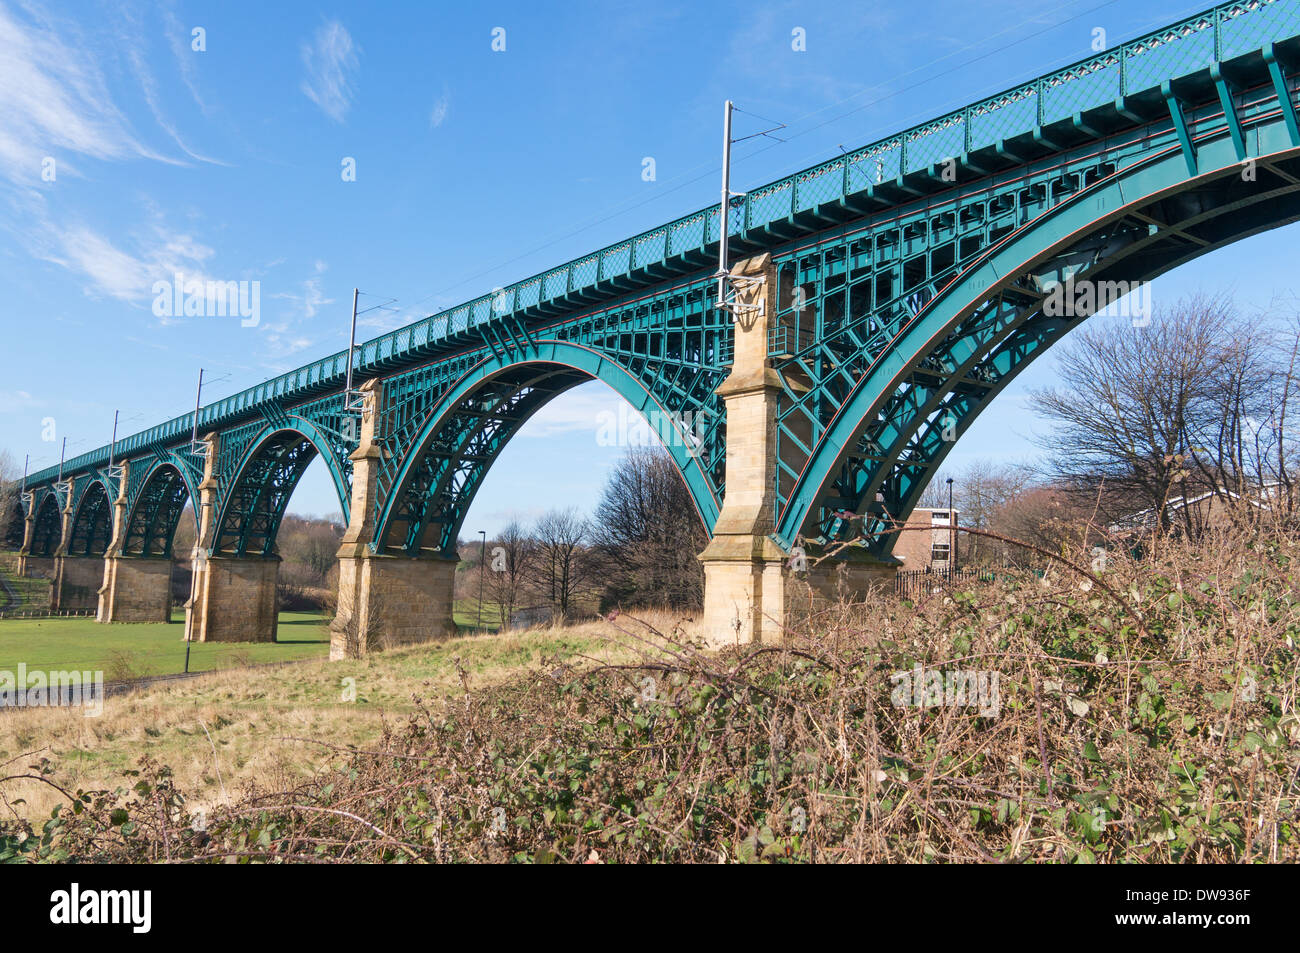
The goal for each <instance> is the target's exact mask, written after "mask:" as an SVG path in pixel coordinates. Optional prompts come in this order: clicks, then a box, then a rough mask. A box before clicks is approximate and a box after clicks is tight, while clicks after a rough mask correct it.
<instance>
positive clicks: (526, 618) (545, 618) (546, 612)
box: [509, 606, 555, 629]
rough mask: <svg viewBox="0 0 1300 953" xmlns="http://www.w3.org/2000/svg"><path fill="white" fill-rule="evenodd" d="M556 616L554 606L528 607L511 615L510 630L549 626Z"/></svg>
mask: <svg viewBox="0 0 1300 953" xmlns="http://www.w3.org/2000/svg"><path fill="white" fill-rule="evenodd" d="M554 615H555V610H554V608H553V607H552V606H528V607H526V608H523V609H516V610H515V611H514V612H512V613H510V625H509V628H510V629H532V628H535V627H536V626H539V625H549V624H550V622H551V619H552V618H553V617H554Z"/></svg>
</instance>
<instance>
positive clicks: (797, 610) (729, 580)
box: [699, 254, 896, 647]
mask: <svg viewBox="0 0 1300 953" xmlns="http://www.w3.org/2000/svg"><path fill="white" fill-rule="evenodd" d="M731 273H732V275H733V278H734V279H736V281H737V290H736V300H737V303H738V305H739V307H737V309H736V311H735V350H734V358H733V361H732V367H731V373H730V374H729V375H728V377H727V379H726V380H725V381H723V382H722V385H721V386H720V387H719V388H718V395H719V396H720V397H722V398H723V400H724V401H725V402H726V405H727V474H726V486H727V493H726V497H725V499H724V500H723V505H722V511H721V513H719V514H718V522H717V525H716V526H715V527H714V534H713V539H712V540H711V541H710V542H709V545H708V546H707V547H705V549H704V552H702V553H700V557H699V558H700V561H701V562H702V563H703V564H704V614H703V620H702V621H703V627H704V634H705V638H706V640H707V641H708V642H709V643H710V644H711V645H714V646H717V647H723V646H727V645H736V644H745V643H749V642H780V641H783V640H785V639H787V638H788V637H789V636H790V635H791V634H794V633H796V632H798V631H800V630H801V629H802V623H803V622H805V621H806V619H807V616H808V614H809V612H815V611H817V610H818V609H820V608H823V607H825V606H826V605H827V604H829V603H830V602H831V601H835V600H837V599H839V598H840V597H846V598H849V599H852V598H854V597H858V598H860V597H861V596H862V595H863V594H864V593H865V591H866V589H867V588H868V587H869V586H871V585H872V584H880V583H882V582H887V581H888V580H892V578H893V575H894V572H895V564H896V561H894V562H884V561H881V560H878V559H875V558H874V557H871V556H869V555H868V554H866V553H857V552H855V553H854V554H853V555H851V556H849V557H847V558H835V559H827V560H825V561H824V562H821V563H818V562H817V561H816V556H817V554H814V553H812V552H809V553H807V554H806V555H805V556H804V558H803V559H798V558H794V559H792V557H791V554H790V553H786V552H785V551H783V550H782V548H781V547H780V546H778V545H777V544H776V542H775V541H773V539H772V538H771V536H770V534H771V533H772V531H773V530H774V529H775V513H774V506H775V480H776V471H777V467H776V426H777V425H776V408H777V398H778V396H779V395H780V394H781V393H782V390H783V388H782V385H781V381H780V378H779V377H778V376H777V374H776V371H775V370H773V369H772V367H771V366H770V365H769V361H768V334H769V330H770V328H771V327H772V326H773V325H774V324H775V322H776V317H775V315H776V308H775V303H776V302H775V301H774V300H773V299H774V296H775V294H776V289H777V285H776V270H775V269H774V268H773V266H772V260H771V257H770V256H769V255H767V254H763V255H759V256H757V257H755V258H751V259H749V260H748V261H744V262H741V263H739V264H737V265H736V266H735V267H734V268H733V269H732V272H731Z"/></svg>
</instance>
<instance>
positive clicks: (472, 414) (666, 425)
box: [376, 360, 721, 556]
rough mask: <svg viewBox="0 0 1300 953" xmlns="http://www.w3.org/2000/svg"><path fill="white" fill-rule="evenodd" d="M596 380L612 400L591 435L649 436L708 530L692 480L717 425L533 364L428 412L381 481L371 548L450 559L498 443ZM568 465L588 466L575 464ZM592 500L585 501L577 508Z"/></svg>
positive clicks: (586, 373) (623, 384)
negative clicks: (387, 488) (410, 445)
mask: <svg viewBox="0 0 1300 953" xmlns="http://www.w3.org/2000/svg"><path fill="white" fill-rule="evenodd" d="M623 376H624V377H626V375H623ZM597 382H598V383H600V384H602V385H604V386H603V388H602V390H603V391H604V392H605V393H606V394H609V395H610V396H611V397H612V398H621V402H620V401H619V400H617V399H614V400H610V401H609V402H608V407H609V408H611V413H610V419H608V420H595V419H593V421H592V427H591V429H592V430H596V429H598V428H600V427H604V428H605V429H606V430H607V431H608V432H609V438H610V442H611V443H619V442H621V441H624V440H625V439H626V431H627V430H628V429H630V428H637V429H639V430H643V431H644V432H646V433H649V434H653V439H654V440H656V441H657V443H658V445H659V446H662V447H664V448H665V449H666V450H667V451H668V452H669V454H670V455H671V456H672V457H673V459H674V462H675V464H676V465H677V469H678V473H679V475H680V476H681V477H682V479H683V482H685V483H686V485H687V487H688V490H690V491H691V496H692V499H693V500H694V502H695V504H696V513H697V515H698V516H699V518H700V519H701V521H702V522H703V523H704V525H705V526H706V527H707V526H708V525H710V523H709V521H708V520H707V519H706V518H705V515H704V514H705V511H706V508H707V507H709V506H716V505H717V504H716V501H715V500H713V499H712V498H711V497H706V502H705V505H704V506H701V504H700V497H701V496H702V495H705V494H707V493H708V491H707V490H703V489H702V484H703V481H702V480H700V479H698V474H699V472H700V470H701V468H702V458H703V454H702V452H701V448H702V447H703V446H704V444H705V443H706V441H707V438H708V436H711V434H705V433H704V431H705V429H707V427H708V426H709V425H710V423H711V424H713V425H715V426H720V425H721V422H719V421H713V422H706V421H705V420H704V419H703V418H702V417H701V418H700V419H699V420H698V421H696V420H695V419H693V417H692V415H691V414H675V413H673V412H671V411H668V410H667V409H665V408H664V407H662V406H661V405H660V404H659V403H658V402H657V401H655V400H654V399H653V398H651V397H650V395H648V394H646V393H645V392H644V390H641V389H640V388H639V386H637V385H635V384H632V383H629V382H630V378H628V379H627V380H623V379H620V378H611V377H610V376H608V375H602V374H600V373H599V372H597V373H593V372H592V371H591V370H588V369H587V368H584V367H582V366H575V365H574V364H572V363H562V362H557V361H540V360H535V361H525V362H521V363H517V364H512V365H508V366H506V367H504V368H496V369H494V370H493V371H491V372H490V373H487V374H484V375H481V376H480V377H479V378H478V379H477V380H475V381H473V382H471V383H468V384H466V385H464V386H462V387H461V388H459V389H456V390H453V392H452V393H451V394H450V395H449V396H448V397H447V398H446V399H444V400H443V401H441V402H440V404H439V407H438V408H437V409H435V411H433V412H432V413H431V414H430V417H429V419H428V421H427V422H426V423H425V425H424V428H423V431H422V435H421V437H420V439H419V440H418V441H417V442H416V443H415V445H414V449H413V451H412V452H411V453H410V454H409V455H408V457H407V458H406V459H405V460H404V461H403V464H402V466H401V468H400V469H398V470H395V471H394V472H393V474H392V476H391V477H390V479H391V481H392V482H391V484H390V485H392V486H395V492H393V493H391V494H389V500H390V504H389V508H388V510H387V512H386V513H384V514H381V517H380V520H379V524H378V529H377V533H376V539H377V540H378V546H377V550H378V551H380V552H391V553H404V554H406V555H411V556H414V555H421V554H424V555H434V554H438V555H442V556H450V555H451V554H453V553H454V552H455V551H456V544H457V540H458V538H459V535H460V533H461V531H462V528H463V526H464V523H465V519H466V517H467V515H468V513H469V510H470V507H471V505H472V504H473V501H474V499H475V497H476V495H477V493H478V491H479V490H480V489H481V487H482V486H483V483H484V481H485V479H487V476H488V473H489V471H490V470H491V468H492V466H493V464H495V463H496V462H497V460H498V459H500V457H501V455H502V454H503V452H505V451H506V448H507V446H508V445H513V444H512V441H513V440H514V439H515V438H516V437H517V436H519V435H520V433H521V431H523V430H525V428H526V427H527V425H528V422H529V421H530V420H532V419H533V418H534V416H535V415H537V414H538V413H539V412H540V411H542V410H543V408H545V407H547V406H548V405H550V404H551V402H552V401H554V400H556V399H557V398H559V397H561V395H568V394H572V393H574V392H575V390H576V389H577V388H581V387H583V386H584V385H590V384H594V383H597ZM638 405H639V406H638ZM620 431H622V432H620ZM570 463H571V465H572V466H573V467H582V466H584V465H588V463H587V461H584V460H582V459H574V460H572V461H571V462H570ZM693 473H694V475H696V476H697V479H696V480H695V481H694V482H695V485H694V486H692V480H691V476H692V475H693ZM382 479H383V476H382V475H381V480H382ZM597 492H599V491H597ZM594 502H595V500H594V499H592V500H590V501H587V506H586V507H584V508H587V509H589V508H590V506H591V504H594Z"/></svg>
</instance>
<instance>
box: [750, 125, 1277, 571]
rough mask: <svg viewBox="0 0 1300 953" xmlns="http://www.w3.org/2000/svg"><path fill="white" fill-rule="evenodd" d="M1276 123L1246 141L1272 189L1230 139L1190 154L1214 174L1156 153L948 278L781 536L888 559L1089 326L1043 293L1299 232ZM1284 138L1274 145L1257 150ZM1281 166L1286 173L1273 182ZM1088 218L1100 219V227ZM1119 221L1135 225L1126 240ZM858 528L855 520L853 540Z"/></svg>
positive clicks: (818, 461)
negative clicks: (988, 410)
mask: <svg viewBox="0 0 1300 953" xmlns="http://www.w3.org/2000/svg"><path fill="white" fill-rule="evenodd" d="M1275 117H1276V119H1275V121H1274V122H1273V123H1272V125H1271V126H1263V127H1260V128H1258V129H1256V130H1254V133H1255V141H1256V142H1258V143H1259V146H1260V153H1259V154H1258V155H1257V156H1256V160H1257V161H1258V162H1259V163H1260V164H1261V168H1262V169H1266V170H1269V171H1268V173H1266V174H1267V176H1268V182H1269V184H1271V185H1272V186H1273V187H1271V188H1264V187H1262V185H1260V183H1259V182H1258V181H1257V182H1256V183H1255V185H1256V187H1254V188H1251V187H1248V186H1247V184H1246V183H1245V182H1244V180H1243V179H1242V177H1241V176H1240V175H1239V171H1240V165H1239V162H1240V160H1239V159H1238V158H1237V156H1236V155H1233V154H1232V153H1231V152H1230V151H1229V149H1230V145H1231V144H1230V143H1229V141H1228V140H1227V139H1226V138H1219V139H1217V141H1203V142H1200V143H1197V144H1198V145H1199V147H1200V154H1199V157H1198V158H1199V160H1200V166H1201V167H1202V168H1207V167H1208V168H1210V169H1212V171H1209V172H1206V173H1203V174H1200V175H1192V174H1189V170H1188V167H1187V157H1186V152H1185V150H1184V149H1180V148H1171V149H1166V150H1163V151H1160V152H1157V153H1156V154H1154V155H1150V156H1146V157H1144V158H1142V159H1140V160H1137V161H1135V162H1133V163H1132V164H1130V165H1128V166H1126V167H1125V168H1123V169H1117V170H1115V172H1114V173H1113V174H1112V175H1111V176H1109V177H1106V178H1104V179H1101V180H1099V181H1097V182H1095V183H1093V184H1092V185H1091V186H1089V187H1088V188H1085V189H1083V190H1081V191H1080V192H1079V193H1078V194H1076V195H1074V196H1072V197H1071V198H1070V199H1068V200H1067V201H1065V202H1062V203H1060V204H1059V205H1058V206H1056V207H1054V208H1053V209H1051V210H1050V211H1049V212H1047V213H1045V214H1044V215H1042V216H1041V217H1039V218H1037V219H1035V220H1033V221H1032V222H1030V223H1029V224H1027V225H1025V226H1023V227H1022V228H1019V229H1017V230H1015V231H1014V232H1012V233H1011V234H1009V235H1007V236H1006V237H1005V238H1004V239H1003V240H1002V241H1001V242H999V243H998V244H996V245H994V246H993V247H991V248H990V249H988V250H987V251H986V252H985V253H984V254H982V255H981V256H979V258H978V259H976V260H975V261H974V262H973V263H972V264H970V265H969V266H968V267H966V268H965V269H963V270H962V271H961V272H960V273H959V274H957V275H955V276H954V277H953V278H952V279H951V280H950V281H949V283H948V284H947V285H946V286H945V287H944V288H942V289H941V290H940V291H939V293H938V294H937V295H935V296H934V297H933V298H932V299H930V300H928V301H926V302H924V303H923V304H922V305H921V307H920V308H919V309H918V310H917V312H916V314H915V315H914V316H913V318H912V319H911V320H910V321H909V322H908V323H907V324H906V326H905V327H904V328H903V329H902V330H901V331H900V333H899V334H898V335H897V337H896V338H895V340H894V341H893V342H892V343H891V345H890V346H889V347H888V348H887V349H885V350H884V351H883V352H882V353H880V354H879V355H878V356H877V358H876V360H875V361H874V362H873V364H872V366H871V368H870V370H869V372H868V373H867V374H865V375H863V376H862V377H861V378H860V379H859V380H858V381H857V382H856V383H855V385H854V387H853V389H852V392H851V396H850V399H849V400H848V401H846V402H845V403H844V405H843V406H842V407H841V408H840V409H839V411H838V413H837V414H836V415H835V417H834V418H833V420H832V421H831V423H830V425H829V426H828V427H827V429H826V431H825V432H824V433H823V434H822V435H821V438H820V440H819V441H818V443H817V444H816V446H815V447H814V449H813V453H812V454H810V456H809V458H808V461H807V464H806V465H805V467H804V470H803V472H802V473H801V474H800V475H799V478H798V481H797V483H796V487H795V492H794V493H792V494H790V496H789V498H788V500H787V505H786V506H785V507H784V509H783V510H782V511H781V512H779V513H778V523H777V532H776V534H775V535H776V537H777V539H778V540H779V541H781V542H783V543H784V544H786V545H789V544H790V543H792V542H793V541H794V540H795V539H796V538H797V537H798V536H800V535H803V536H805V537H809V538H820V539H823V540H825V539H852V538H858V539H860V540H863V541H865V542H866V543H867V544H868V545H869V546H870V548H871V549H873V550H874V551H876V552H879V553H887V552H888V551H889V550H890V549H891V548H892V545H893V541H894V539H895V535H894V534H893V533H890V532H889V531H888V530H889V529H890V528H891V527H892V525H894V521H896V520H901V519H903V518H905V517H906V515H907V514H908V513H909V512H910V511H911V509H912V508H913V507H914V506H915V504H916V501H917V499H918V498H919V496H920V494H921V492H922V491H923V490H924V487H925V485H926V483H928V482H929V479H930V477H931V476H932V475H933V473H934V472H935V470H936V469H937V467H938V465H939V463H940V462H941V461H942V460H943V459H944V457H945V456H946V455H947V453H948V451H949V450H950V449H951V446H952V444H953V442H954V441H955V437H956V436H959V435H960V433H961V432H963V431H964V430H965V429H966V428H967V427H968V426H969V424H970V423H971V422H972V421H973V420H974V418H975V417H976V416H977V415H978V414H979V413H980V412H981V411H982V410H983V409H984V408H985V407H987V406H988V404H989V403H990V402H991V401H992V399H993V398H994V397H995V396H996V395H997V394H998V393H999V392H1000V391H1001V390H1002V389H1003V388H1004V387H1005V386H1006V385H1007V384H1008V383H1009V382H1010V380H1011V379H1013V378H1014V376H1015V375H1016V374H1018V373H1019V372H1020V370H1022V369H1023V368H1024V367H1025V366H1027V365H1028V364H1029V363H1030V362H1031V361H1032V360H1033V359H1034V358H1036V357H1037V356H1038V355H1040V354H1041V353H1043V352H1044V351H1046V350H1047V348H1048V347H1050V346H1051V344H1053V343H1055V342H1056V341H1057V340H1059V339H1060V338H1061V337H1062V336H1063V335H1064V334H1065V333H1066V332H1067V331H1068V330H1070V328H1072V327H1074V326H1077V324H1078V323H1079V322H1080V321H1082V320H1084V319H1085V318H1086V317H1087V316H1089V315H1088V314H1078V315H1075V316H1073V317H1070V318H1064V319H1063V318H1061V317H1052V316H1049V315H1046V314H1044V308H1043V302H1044V300H1045V298H1046V291H1047V289H1049V288H1050V286H1051V284H1052V282H1053V281H1055V280H1061V279H1063V278H1064V277H1066V276H1067V275H1068V276H1071V277H1073V276H1074V275H1081V274H1082V275H1086V276H1087V277H1088V278H1089V279H1092V280H1095V281H1118V280H1123V281H1129V282H1136V281H1146V280H1150V279H1151V278H1154V277H1156V276H1158V275H1160V274H1163V273H1164V272H1166V271H1168V270H1170V269H1171V268H1174V267H1176V266H1177V265H1179V264H1182V263H1184V262H1186V261H1190V260H1192V259H1194V258H1196V257H1199V256H1200V255H1203V254H1206V253H1208V252H1210V251H1213V250H1215V249H1217V248H1220V247H1223V246H1224V245H1227V244H1231V243H1232V242H1234V241H1238V240H1240V239H1241V238H1244V237H1247V236H1249V235H1252V234H1257V233H1259V232H1261V231H1264V230H1267V229H1270V228H1274V227H1278V226H1280V225H1284V224H1287V223H1289V222H1293V221H1296V220H1300V177H1297V176H1296V175H1295V174H1294V173H1297V172H1300V163H1296V162H1295V160H1297V159H1298V158H1300V148H1297V147H1296V145H1295V144H1294V143H1293V141H1292V140H1290V139H1288V138H1287V137H1286V135H1285V130H1284V128H1283V123H1282V117H1281V115H1280V114H1275ZM1202 139H1203V140H1213V137H1212V136H1211V135H1206V136H1204V137H1202ZM1284 140H1285V147H1284V148H1274V149H1273V151H1266V150H1267V149H1268V148H1269V147H1270V146H1274V147H1276V146H1280V145H1281V144H1282V142H1283V141H1284ZM1216 160H1217V161H1216ZM1287 163H1295V164H1294V165H1293V167H1292V168H1291V169H1290V170H1286V169H1282V171H1281V174H1271V173H1272V172H1273V171H1275V170H1276V169H1277V168H1280V167H1283V166H1285V165H1286V164H1287ZM1184 196H1192V197H1193V201H1190V202H1188V203H1185V204H1187V205H1189V206H1191V208H1189V209H1185V210H1184V211H1190V212H1191V214H1185V215H1184V216H1183V217H1181V218H1177V219H1175V220H1172V221H1168V220H1162V219H1161V218H1159V217H1152V216H1150V215H1145V214H1144V213H1145V212H1146V211H1147V210H1151V209H1153V208H1159V207H1162V203H1167V206H1166V207H1165V211H1168V210H1169V209H1168V206H1174V207H1176V206H1177V205H1178V204H1179V202H1178V200H1179V199H1180V197H1184ZM1098 207H1104V208H1106V209H1109V210H1111V211H1109V212H1108V213H1107V214H1105V215H1101V216H1099V215H1097V214H1096V212H1095V209H1096V208H1098ZM1142 219H1145V223H1143V222H1142ZM1125 224H1127V225H1129V226H1133V227H1131V228H1130V229H1129V230H1128V233H1127V234H1123V233H1122V232H1123V229H1122V226H1124V225H1125ZM1117 226H1120V227H1117ZM1172 238H1176V239H1177V240H1175V241H1169V239H1172ZM1090 243H1092V244H1091V245H1090ZM1053 276H1054V277H1053ZM985 289H991V293H990V291H989V290H985ZM941 434H942V436H940V435H941ZM800 501H805V502H804V503H803V504H802V505H801V504H800ZM858 517H865V518H864V519H863V520H862V523H861V528H860V529H859V528H857V527H855V525H854V524H855V522H856V519H857V518H858Z"/></svg>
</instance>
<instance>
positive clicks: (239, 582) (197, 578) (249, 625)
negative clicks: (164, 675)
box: [185, 433, 280, 642]
mask: <svg viewBox="0 0 1300 953" xmlns="http://www.w3.org/2000/svg"><path fill="white" fill-rule="evenodd" d="M203 442H204V443H206V444H207V452H206V454H205V463H204V467H203V482H202V483H200V484H199V499H198V507H197V509H198V521H199V532H198V536H197V538H196V539H195V541H194V551H193V553H192V556H191V562H190V566H191V568H192V569H193V581H192V584H191V588H190V598H189V601H187V602H186V603H185V638H186V639H188V640H190V641H192V642H274V641H275V632H276V622H277V615H278V613H277V610H278V608H279V607H278V605H277V604H276V591H275V585H276V582H277V581H278V580H279V578H280V557H279V556H275V555H272V556H247V555H236V554H230V553H219V552H213V543H214V540H215V539H216V534H217V528H218V527H217V516H218V513H217V486H218V485H217V477H216V473H215V472H214V471H215V466H216V461H217V459H218V453H219V451H220V449H221V447H220V437H218V435H217V434H215V433H210V434H208V435H207V436H206V437H204V438H203Z"/></svg>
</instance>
